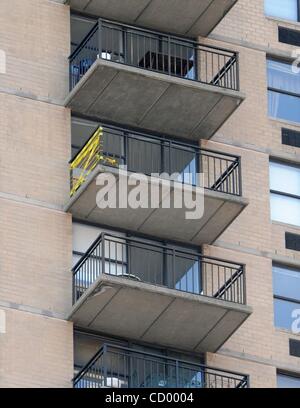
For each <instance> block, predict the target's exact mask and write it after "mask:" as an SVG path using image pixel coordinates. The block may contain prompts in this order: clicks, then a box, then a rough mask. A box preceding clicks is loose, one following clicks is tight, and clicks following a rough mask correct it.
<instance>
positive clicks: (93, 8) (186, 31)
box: [66, 0, 237, 37]
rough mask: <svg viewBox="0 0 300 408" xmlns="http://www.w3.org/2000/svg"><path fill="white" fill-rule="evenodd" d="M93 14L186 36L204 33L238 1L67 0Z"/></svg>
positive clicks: (76, 7)
mask: <svg viewBox="0 0 300 408" xmlns="http://www.w3.org/2000/svg"><path fill="white" fill-rule="evenodd" d="M66 2H67V3H69V4H70V6H71V7H72V9H74V10H79V11H81V12H85V13H88V14H92V15H95V16H101V17H103V18H107V19H112V20H116V21H120V22H123V23H128V24H135V25H139V26H142V27H147V28H151V29H155V30H161V31H165V32H170V33H174V34H180V35H186V36H189V37H197V36H199V35H200V36H203V37H204V36H207V35H208V34H209V33H210V32H211V31H212V30H213V28H214V27H215V26H216V25H217V24H218V23H219V22H220V21H221V20H222V18H223V17H224V16H225V15H226V14H227V12H228V11H229V10H230V9H231V7H232V6H233V5H234V4H235V3H236V2H237V0H185V1H184V9H183V7H182V0H122V1H120V0H66Z"/></svg>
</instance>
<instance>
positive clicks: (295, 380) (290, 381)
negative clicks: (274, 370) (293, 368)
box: [277, 374, 300, 388]
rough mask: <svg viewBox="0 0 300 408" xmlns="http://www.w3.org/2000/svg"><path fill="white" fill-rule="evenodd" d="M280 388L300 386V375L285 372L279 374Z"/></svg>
mask: <svg viewBox="0 0 300 408" xmlns="http://www.w3.org/2000/svg"><path fill="white" fill-rule="evenodd" d="M277 387H278V388H300V377H293V376H290V375H285V374H278V375H277Z"/></svg>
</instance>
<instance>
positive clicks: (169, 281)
mask: <svg viewBox="0 0 300 408" xmlns="http://www.w3.org/2000/svg"><path fill="white" fill-rule="evenodd" d="M102 273H104V274H106V275H111V276H117V277H122V278H126V279H132V280H135V281H139V282H145V283H149V284H151V285H156V286H165V287H168V288H170V289H174V290H178V291H181V292H188V293H192V294H196V295H200V296H208V297H212V298H215V299H221V300H224V301H227V302H233V303H239V304H246V287H245V286H246V282H245V267H244V265H240V264H236V263H232V262H228V261H225V260H221V259H214V258H211V257H208V256H204V255H202V254H200V253H198V252H193V251H189V250H185V249H184V248H180V247H175V246H169V245H163V244H161V243H156V242H153V241H151V242H150V241H145V240H141V239H135V238H129V237H124V238H123V237H118V236H114V235H111V234H106V233H102V234H101V235H100V236H99V237H98V238H97V239H96V241H95V242H94V243H93V244H92V245H91V247H90V248H89V249H88V251H87V252H86V254H85V255H84V256H82V258H81V259H80V260H79V262H77V264H76V265H75V266H74V268H73V302H74V303H75V302H76V301H77V300H78V299H79V298H80V297H81V296H82V295H83V293H84V292H85V291H86V290H87V289H88V288H89V287H90V286H91V285H92V284H93V283H94V282H95V281H96V280H97V279H98V278H99V276H100V275H101V274H102Z"/></svg>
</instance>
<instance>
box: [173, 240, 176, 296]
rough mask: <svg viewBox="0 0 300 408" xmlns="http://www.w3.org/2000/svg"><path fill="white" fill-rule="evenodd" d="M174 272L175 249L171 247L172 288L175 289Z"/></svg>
mask: <svg viewBox="0 0 300 408" xmlns="http://www.w3.org/2000/svg"><path fill="white" fill-rule="evenodd" d="M175 273H176V252H175V249H174V248H173V249H172V274H173V276H172V286H174V287H173V288H172V289H175V287H176V285H175Z"/></svg>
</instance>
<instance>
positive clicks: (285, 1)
mask: <svg viewBox="0 0 300 408" xmlns="http://www.w3.org/2000/svg"><path fill="white" fill-rule="evenodd" d="M265 14H266V15H267V16H271V17H278V18H283V19H286V20H292V21H297V20H298V3H297V0H265Z"/></svg>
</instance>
